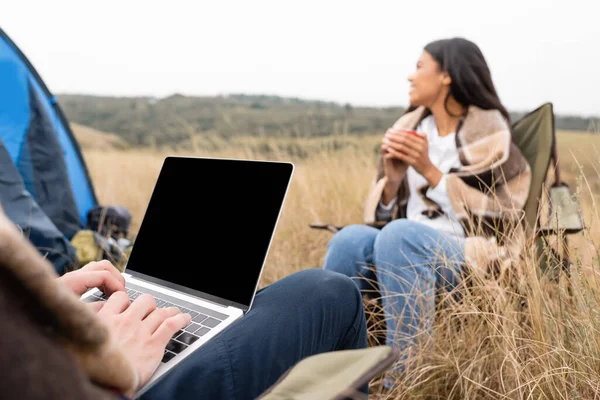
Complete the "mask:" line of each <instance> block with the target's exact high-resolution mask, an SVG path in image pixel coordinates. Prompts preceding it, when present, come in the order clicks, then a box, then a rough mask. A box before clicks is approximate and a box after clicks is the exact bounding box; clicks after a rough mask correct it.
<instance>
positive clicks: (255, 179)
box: [127, 157, 293, 307]
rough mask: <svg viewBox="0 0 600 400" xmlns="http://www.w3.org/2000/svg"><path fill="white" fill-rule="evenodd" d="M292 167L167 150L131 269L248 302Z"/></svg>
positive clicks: (269, 240) (136, 243) (265, 254)
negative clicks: (188, 155)
mask: <svg viewBox="0 0 600 400" xmlns="http://www.w3.org/2000/svg"><path fill="white" fill-rule="evenodd" d="M292 171H293V165H292V164H290V163H285V162H266V161H246V160H228V159H205V158H183V157H182V158H179V157H167V158H166V159H165V162H164V164H163V167H162V169H161V172H160V175H159V177H158V180H157V182H156V186H155V188H154V192H153V193H152V196H151V199H150V202H149V204H148V207H147V210H146V214H145V216H144V219H143V221H142V225H141V227H140V230H139V233H138V235H137V237H136V239H135V244H134V247H133V251H132V253H131V256H130V259H129V262H128V264H127V270H128V271H134V272H138V273H141V274H144V275H147V276H149V277H154V278H158V279H161V280H164V281H168V282H170V283H173V284H175V285H179V286H183V287H185V288H190V289H193V290H196V291H200V292H203V293H207V294H209V295H212V296H216V297H219V298H222V299H225V300H229V301H232V302H235V303H238V304H240V305H244V306H248V307H249V306H250V303H251V300H252V297H253V295H254V291H255V289H256V286H257V284H258V280H259V277H260V272H261V269H262V267H263V264H264V261H265V259H266V256H267V251H268V248H269V244H270V242H271V238H272V236H273V234H274V230H275V226H276V223H277V219H278V216H279V213H280V210H281V208H282V205H283V201H284V198H285V194H286V192H287V188H288V185H289V181H290V179H291V176H292Z"/></svg>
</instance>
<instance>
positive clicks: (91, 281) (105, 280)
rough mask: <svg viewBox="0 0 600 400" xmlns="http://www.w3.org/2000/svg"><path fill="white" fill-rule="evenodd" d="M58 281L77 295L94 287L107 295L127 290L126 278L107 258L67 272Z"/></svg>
mask: <svg viewBox="0 0 600 400" xmlns="http://www.w3.org/2000/svg"><path fill="white" fill-rule="evenodd" d="M58 281H59V282H60V283H62V284H63V285H65V286H66V287H68V288H69V289H70V290H71V291H72V292H73V293H75V294H76V295H77V296H81V295H82V294H84V293H85V292H87V291H88V290H89V289H92V288H98V289H100V290H101V291H102V292H104V293H105V294H106V295H107V296H110V295H111V294H113V293H114V292H119V291H125V278H124V277H123V275H121V273H120V272H119V270H118V269H116V268H115V267H114V266H113V265H112V264H111V263H110V261H107V260H103V261H98V262H91V263H89V264H86V265H85V266H84V267H81V268H80V269H78V270H75V271H72V272H67V273H66V274H64V275H63V276H61V277H60V278H58Z"/></svg>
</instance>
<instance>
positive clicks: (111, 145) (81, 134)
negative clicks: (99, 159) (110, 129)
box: [71, 122, 130, 150]
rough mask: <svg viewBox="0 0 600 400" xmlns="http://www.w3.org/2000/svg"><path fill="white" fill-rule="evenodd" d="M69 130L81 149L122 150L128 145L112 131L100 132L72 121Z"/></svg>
mask: <svg viewBox="0 0 600 400" xmlns="http://www.w3.org/2000/svg"><path fill="white" fill-rule="evenodd" d="M71 130H72V131H73V134H74V135H75V139H77V142H78V143H79V146H80V147H81V148H82V149H83V150H123V149H126V148H128V147H130V146H129V145H128V144H127V143H126V142H125V140H123V139H122V138H120V137H119V136H117V135H115V134H114V133H107V132H101V131H99V130H96V129H93V128H90V127H88V126H83V125H79V124H77V123H74V122H72V123H71Z"/></svg>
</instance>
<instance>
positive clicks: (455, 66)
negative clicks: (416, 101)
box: [424, 38, 510, 123]
mask: <svg viewBox="0 0 600 400" xmlns="http://www.w3.org/2000/svg"><path fill="white" fill-rule="evenodd" d="M424 50H425V51H426V52H428V53H429V54H430V55H431V56H432V57H433V59H434V60H436V61H437V62H438V63H439V64H440V68H441V70H442V71H444V72H446V73H448V75H450V78H451V79H452V83H451V84H450V91H449V92H448V96H446V99H445V100H444V106H445V107H446V111H448V107H447V102H448V98H449V97H450V96H452V97H454V99H455V100H456V101H457V102H458V103H460V104H461V105H462V106H463V107H468V106H470V105H474V106H477V107H479V108H481V109H483V110H498V111H500V113H502V115H503V116H504V118H506V121H507V122H508V123H510V116H509V114H508V111H507V110H506V108H504V106H503V105H502V103H501V102H500V98H499V97H498V94H497V92H496V88H495V86H494V82H493V81H492V74H491V73H490V69H489V68H488V65H487V62H486V61H485V58H484V57H483V54H482V53H481V50H479V47H477V45H476V44H475V43H473V42H470V41H468V40H466V39H463V38H451V39H442V40H436V41H434V42H431V43H429V44H428V45H427V46H425V48H424Z"/></svg>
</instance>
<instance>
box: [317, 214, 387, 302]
mask: <svg viewBox="0 0 600 400" xmlns="http://www.w3.org/2000/svg"><path fill="white" fill-rule="evenodd" d="M377 234H379V229H377V228H373V227H370V226H367V225H350V226H347V227H345V228H343V229H342V230H340V231H339V232H337V233H336V234H335V235H334V236H333V238H331V241H330V242H329V244H328V245H327V253H326V254H325V262H324V265H323V268H324V269H326V270H330V271H335V272H339V273H340V274H344V275H346V276H349V277H350V278H353V280H354V282H355V283H356V285H357V286H358V288H359V289H360V290H361V292H363V294H370V295H376V293H377V279H376V277H375V272H374V265H373V246H374V244H375V238H376V237H377Z"/></svg>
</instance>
